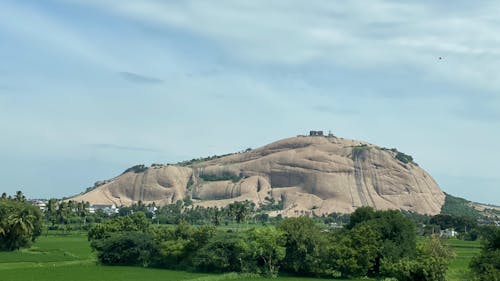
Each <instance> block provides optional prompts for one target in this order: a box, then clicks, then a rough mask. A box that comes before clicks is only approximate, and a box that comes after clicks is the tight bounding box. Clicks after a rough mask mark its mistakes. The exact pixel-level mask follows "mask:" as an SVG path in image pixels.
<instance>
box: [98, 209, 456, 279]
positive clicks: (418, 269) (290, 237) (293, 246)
mask: <svg viewBox="0 0 500 281" xmlns="http://www.w3.org/2000/svg"><path fill="white" fill-rule="evenodd" d="M89 239H90V240H91V241H92V243H91V245H92V247H93V249H95V250H96V252H97V258H98V260H99V262H100V263H102V264H114V265H139V266H147V267H162V268H170V269H192V270H197V271H204V272H246V273H256V274H262V275H266V276H276V275H277V274H278V272H286V273H289V274H294V275H307V276H329V277H357V276H373V277H383V276H388V277H397V278H400V280H417V279H418V280H444V276H445V272H446V268H447V264H448V260H449V258H450V253H449V251H448V250H447V248H446V247H445V246H444V245H442V244H441V242H440V240H439V239H437V238H429V239H427V240H424V241H422V243H421V244H419V245H418V247H417V243H416V232H415V226H414V224H413V223H412V222H411V221H410V220H409V219H408V218H406V217H405V216H403V215H402V214H401V213H400V212H398V211H374V210H373V209H371V208H368V207H363V208H359V209H358V210H357V211H356V212H355V213H354V214H353V215H352V216H351V222H350V224H349V225H348V226H347V227H346V229H344V230H340V231H324V230H323V229H322V228H321V227H319V226H318V225H316V224H315V223H314V221H313V220H312V219H310V218H306V217H300V218H287V219H284V220H283V221H282V222H280V223H279V224H278V226H277V227H274V226H267V227H260V228H250V229H246V230H244V231H243V230H240V231H236V232H235V231H229V232H228V231H222V230H218V229H217V228H216V227H215V226H207V225H205V226H201V227H194V226H192V225H189V224H187V223H185V222H180V223H179V224H178V225H177V226H176V227H175V228H169V227H156V226H154V225H152V224H151V222H150V220H148V219H147V218H146V216H145V215H144V214H143V213H141V212H137V213H134V214H133V215H130V216H126V217H117V218H114V219H111V220H108V221H106V222H104V223H101V224H98V225H96V226H95V227H93V228H92V229H91V230H90V231H89Z"/></svg>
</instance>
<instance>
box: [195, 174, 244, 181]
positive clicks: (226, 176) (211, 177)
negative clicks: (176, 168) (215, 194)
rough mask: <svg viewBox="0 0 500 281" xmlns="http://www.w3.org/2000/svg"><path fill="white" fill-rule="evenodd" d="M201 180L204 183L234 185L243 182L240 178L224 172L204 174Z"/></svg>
mask: <svg viewBox="0 0 500 281" xmlns="http://www.w3.org/2000/svg"><path fill="white" fill-rule="evenodd" d="M200 178H201V179H202V180H204V181H228V180H230V181H232V182H234V183H236V182H239V181H240V180H241V177H240V176H236V175H233V174H231V173H229V172H223V173H222V174H220V175H218V174H202V175H200Z"/></svg>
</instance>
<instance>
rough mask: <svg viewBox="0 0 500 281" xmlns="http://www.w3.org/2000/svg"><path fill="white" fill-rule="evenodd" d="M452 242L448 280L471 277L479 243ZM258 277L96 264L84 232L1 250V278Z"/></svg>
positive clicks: (291, 280)
mask: <svg viewBox="0 0 500 281" xmlns="http://www.w3.org/2000/svg"><path fill="white" fill-rule="evenodd" d="M449 243H450V245H451V246H452V247H453V248H454V249H455V251H456V252H457V257H456V258H455V259H454V260H453V261H452V263H451V265H450V269H449V271H448V280H449V281H455V280H457V281H458V280H469V279H468V278H467V276H468V263H469V260H470V258H471V257H472V256H473V255H475V254H476V253H478V252H479V243H478V242H465V241H460V240H450V241H449ZM257 279H259V280H265V278H256V277H245V276H238V275H236V274H224V275H220V274H205V273H192V272H185V271H172V270H163V269H147V268H141V267H123V266H100V265H97V264H96V261H95V256H94V254H93V253H92V251H91V249H90V246H89V243H88V241H87V239H86V236H85V235H83V234H72V235H70V236H56V235H48V236H42V237H40V238H39V239H38V241H37V242H36V244H35V245H34V246H33V247H32V248H31V249H25V250H21V251H15V252H0V281H17V280H19V281H21V280H22V281H31V280H36V281H69V280H71V281H88V280H95V281H115V280H116V281H136V280H148V281H160V280H162V281H164V280H192V281H217V280H241V281H245V280H257ZM272 280H279V281H312V280H316V281H317V280H319V279H314V278H300V277H279V278H275V279H272ZM337 280H338V279H337ZM359 280H367V279H359ZM351 281H355V280H351Z"/></svg>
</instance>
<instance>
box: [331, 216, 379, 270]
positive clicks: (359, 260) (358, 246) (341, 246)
mask: <svg viewBox="0 0 500 281" xmlns="http://www.w3.org/2000/svg"><path fill="white" fill-rule="evenodd" d="M380 247H381V237H380V233H379V232H378V231H377V230H376V229H375V228H374V227H373V226H371V225H369V224H367V223H362V224H358V225H356V226H355V227H354V228H352V229H351V230H349V231H340V232H336V233H333V234H332V235H331V237H330V241H329V243H328V248H327V252H328V259H325V260H326V262H327V263H330V264H328V268H329V269H331V270H333V271H335V272H340V274H341V276H342V277H358V276H359V277H363V276H367V275H368V274H369V272H370V271H371V270H372V269H373V267H374V266H375V262H376V258H377V255H378V253H379V249H380Z"/></svg>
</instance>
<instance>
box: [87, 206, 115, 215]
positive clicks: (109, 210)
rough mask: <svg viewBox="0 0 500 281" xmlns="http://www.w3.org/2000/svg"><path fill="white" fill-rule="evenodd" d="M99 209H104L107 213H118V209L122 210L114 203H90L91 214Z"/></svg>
mask: <svg viewBox="0 0 500 281" xmlns="http://www.w3.org/2000/svg"><path fill="white" fill-rule="evenodd" d="M97 210H102V211H103V212H104V213H105V214H107V215H112V214H118V211H120V209H119V208H117V207H116V205H115V204H112V205H104V204H95V205H90V207H89V212H90V213H91V214H94V213H95V212H96V211H97Z"/></svg>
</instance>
